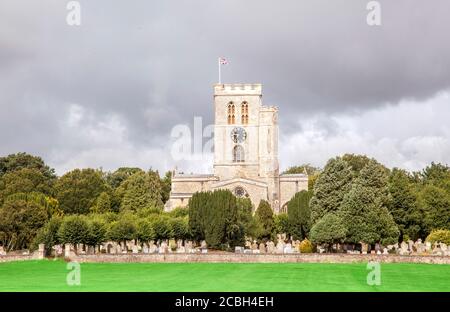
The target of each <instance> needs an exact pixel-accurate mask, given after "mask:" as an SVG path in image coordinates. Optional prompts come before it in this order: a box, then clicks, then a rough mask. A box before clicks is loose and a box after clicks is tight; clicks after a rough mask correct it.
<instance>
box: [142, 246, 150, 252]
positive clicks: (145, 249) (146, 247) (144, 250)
mask: <svg viewBox="0 0 450 312" xmlns="http://www.w3.org/2000/svg"><path fill="white" fill-rule="evenodd" d="M142 252H143V253H145V254H148V253H149V252H150V248H148V246H147V244H145V245H144V248H142Z"/></svg>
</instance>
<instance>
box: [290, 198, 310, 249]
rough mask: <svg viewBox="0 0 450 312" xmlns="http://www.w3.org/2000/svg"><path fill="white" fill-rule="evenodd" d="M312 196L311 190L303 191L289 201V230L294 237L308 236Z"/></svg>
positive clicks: (302, 237)
mask: <svg viewBox="0 0 450 312" xmlns="http://www.w3.org/2000/svg"><path fill="white" fill-rule="evenodd" d="M311 196H312V194H311V192H308V191H301V192H298V193H296V194H295V195H294V197H292V199H291V200H290V201H289V202H288V207H287V210H288V220H289V229H290V231H289V232H290V234H292V236H293V237H294V239H300V240H302V239H304V238H306V237H307V236H308V234H309V230H310V229H311V211H310V209H309V201H310V199H311Z"/></svg>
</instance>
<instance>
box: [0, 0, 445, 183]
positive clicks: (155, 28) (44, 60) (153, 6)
mask: <svg viewBox="0 0 450 312" xmlns="http://www.w3.org/2000/svg"><path fill="white" fill-rule="evenodd" d="M67 2H69V1H62V0H40V1H33V0H2V1H1V2H0V155H7V154H9V153H16V152H19V151H25V152H29V153H33V154H36V155H40V156H42V157H43V158H44V159H45V160H46V161H47V162H48V163H49V164H50V165H51V166H52V167H54V168H56V169H57V172H58V173H59V174H62V173H64V172H65V171H67V170H70V169H73V168H76V167H95V168H98V167H102V168H103V169H105V170H113V169H115V168H117V167H120V166H139V167H142V168H150V167H153V168H156V169H159V170H161V171H164V170H167V169H171V168H173V167H174V166H175V165H178V167H179V168H183V169H184V170H185V171H200V172H206V171H208V170H209V167H211V166H212V163H211V161H210V158H209V157H208V155H206V156H205V157H206V159H208V160H209V161H208V160H207V161H205V160H197V161H188V160H184V161H183V160H181V161H175V160H174V159H173V158H172V157H171V152H170V150H171V146H172V143H173V141H174V139H173V138H171V130H172V128H173V127H174V126H176V125H179V124H186V125H188V126H190V127H193V121H194V117H195V116H200V117H202V118H203V124H204V126H205V125H208V124H210V123H212V121H213V105H212V85H213V84H214V83H216V82H217V57H218V56H219V55H222V56H225V57H226V58H227V59H228V61H229V65H227V66H225V67H224V68H223V72H222V73H223V78H222V79H223V82H227V83H228V82H229V83H232V82H250V83H254V82H260V83H262V84H263V93H264V98H263V101H264V103H265V104H267V105H277V106H278V107H279V110H280V118H279V120H280V151H279V153H280V162H281V167H282V168H286V167H288V166H290V165H294V164H301V163H311V164H313V165H316V166H323V165H324V163H325V162H326V160H327V159H328V158H330V157H333V156H335V155H339V154H342V153H347V152H351V153H364V154H367V155H369V156H373V157H375V158H377V159H378V160H380V161H381V162H383V163H385V164H386V165H388V166H389V167H393V166H398V167H403V168H406V169H410V170H417V169H421V168H423V167H424V166H425V165H426V164H428V163H430V162H431V161H436V162H443V163H450V122H449V118H450V40H448V37H449V30H450V18H449V16H448V13H449V12H450V2H449V1H448V0H433V1H428V2H427V1H422V0H395V1H392V0H389V1H379V3H380V4H381V22H382V25H381V26H368V25H367V22H366V17H367V14H368V12H369V11H368V10H367V9H366V5H367V3H368V2H369V1H366V0H328V1H321V0H314V1H313V0H308V1H305V0H302V1H300V0H283V1H276V2H275V1H273V0H270V1H268V0H246V1H242V0H240V1H239V0H226V1H225V0H220V1H219V0H213V1H212V0H189V1H188V0H177V1H175V0H164V1H162V0H161V1H148V0H135V1H121V0H115V1H113V0H80V1H79V3H80V5H81V25H80V26H69V25H68V24H67V22H66V17H67V14H68V12H69V11H68V10H67V8H66V4H67Z"/></svg>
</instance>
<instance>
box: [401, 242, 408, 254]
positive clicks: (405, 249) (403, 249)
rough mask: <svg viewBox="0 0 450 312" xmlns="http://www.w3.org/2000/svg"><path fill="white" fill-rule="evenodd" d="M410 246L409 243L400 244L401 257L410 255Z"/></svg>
mask: <svg viewBox="0 0 450 312" xmlns="http://www.w3.org/2000/svg"><path fill="white" fill-rule="evenodd" d="M408 248H409V246H408V244H407V243H405V242H402V243H401V244H400V255H401V256H405V255H409V250H408Z"/></svg>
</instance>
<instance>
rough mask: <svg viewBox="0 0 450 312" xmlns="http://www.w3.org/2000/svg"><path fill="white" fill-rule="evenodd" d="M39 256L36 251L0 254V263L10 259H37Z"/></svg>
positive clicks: (10, 260)
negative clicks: (31, 252) (23, 253)
mask: <svg viewBox="0 0 450 312" xmlns="http://www.w3.org/2000/svg"><path fill="white" fill-rule="evenodd" d="M38 259H42V258H40V257H39V256H38V255H37V254H36V253H33V254H30V255H11V256H0V263H2V262H12V261H27V260H38Z"/></svg>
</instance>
